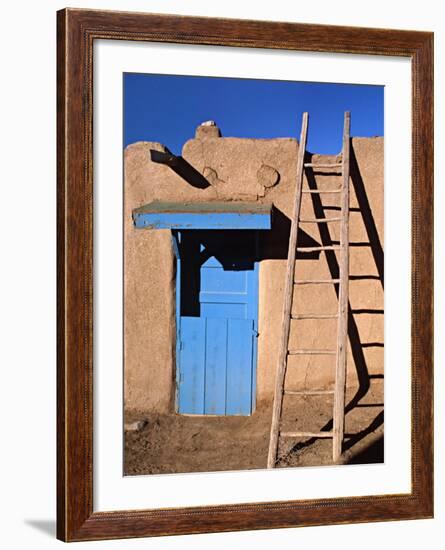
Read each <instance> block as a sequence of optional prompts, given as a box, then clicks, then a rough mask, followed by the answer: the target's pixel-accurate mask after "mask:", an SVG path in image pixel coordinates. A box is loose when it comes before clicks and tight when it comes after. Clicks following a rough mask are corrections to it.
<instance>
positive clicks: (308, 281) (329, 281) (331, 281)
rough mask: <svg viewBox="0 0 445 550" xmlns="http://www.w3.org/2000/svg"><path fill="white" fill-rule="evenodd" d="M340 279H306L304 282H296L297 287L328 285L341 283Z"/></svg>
mask: <svg viewBox="0 0 445 550" xmlns="http://www.w3.org/2000/svg"><path fill="white" fill-rule="evenodd" d="M339 282H340V279H306V280H303V281H294V284H295V285H327V284H335V283H339Z"/></svg>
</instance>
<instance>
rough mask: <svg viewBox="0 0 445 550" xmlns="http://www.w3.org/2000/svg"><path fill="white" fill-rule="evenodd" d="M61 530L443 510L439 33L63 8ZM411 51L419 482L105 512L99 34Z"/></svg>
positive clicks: (199, 526) (201, 528)
mask: <svg viewBox="0 0 445 550" xmlns="http://www.w3.org/2000/svg"><path fill="white" fill-rule="evenodd" d="M57 30H58V39H57V40H58V43H57V46H58V53H57V70H58V77H57V82H58V94H57V110H58V123H57V134H58V137H57V143H58V160H57V163H58V164H57V172H58V222H57V224H58V225H57V233H58V244H57V252H58V380H57V389H58V407H57V412H58V420H57V433H58V442H57V449H58V468H57V472H58V473H57V487H58V489H57V536H58V538H59V539H61V540H64V541H75V540H77V541H79V540H96V539H111V538H129V537H143V536H157V535H175V534H187V533H205V532H216V531H236V530H251V529H271V528H280V527H293V526H307V525H322V524H339V523H353V522H371V521H386V520H402V519H415V518H430V517H432V515H433V421H432V404H433V365H432V362H433V315H432V310H433V305H432V304H433V282H432V277H433V248H432V246H433V34H432V33H428V32H414V31H402V30H386V29H365V28H352V27H339V26H337V27H334V26H323V25H312V24H310V25H307V24H295V23H278V22H260V21H248V20H229V19H211V18H201V17H181V16H169V15H155V14H142V13H123V12H106V11H90V10H77V9H65V10H62V11H60V12H58V17H57ZM98 39H103V40H127V41H155V42H166V43H168V42H170V43H180V44H205V45H220V46H238V47H246V48H274V49H283V50H298V51H310V52H339V53H347V54H373V55H383V56H402V57H407V58H409V59H410V60H411V65H412V249H411V254H412V256H411V261H412V287H411V288H412V305H411V307H412V327H411V328H412V340H411V357H412V426H411V433H412V436H411V441H412V461H411V463H412V469H411V480H412V490H411V492H410V493H407V494H394V495H374V496H365V497H345V498H326V499H316V500H295V501H284V502H263V503H258V504H236V505H217V506H202V507H187V508H169V509H156V510H134V511H131V510H122V511H117V512H93V467H92V464H93V368H94V365H93V336H92V335H93V227H92V220H93V164H92V120H93V97H92V79H93V62H94V59H93V43H94V41H95V40H98Z"/></svg>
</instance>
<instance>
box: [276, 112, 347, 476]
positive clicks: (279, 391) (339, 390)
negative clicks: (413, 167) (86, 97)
mask: <svg viewBox="0 0 445 550" xmlns="http://www.w3.org/2000/svg"><path fill="white" fill-rule="evenodd" d="M307 130H308V113H304V114H303V121H302V126H301V136H300V143H299V149H298V157H297V181H296V187H295V201H294V208H293V216H292V220H291V230H290V236H289V251H288V257H287V268H286V281H285V288H284V304H283V317H282V327H281V340H280V349H279V360H278V367H277V373H276V382H275V394H274V402H273V411H272V424H271V431H270V441H269V454H268V458H267V467H268V468H274V467H275V465H276V462H277V455H278V443H279V439H280V438H286V437H290V438H320V437H322V438H326V437H327V438H332V439H333V446H332V450H333V453H332V454H333V460H334V462H338V460H339V458H340V457H341V454H342V446H343V437H344V423H345V410H344V409H345V387H346V345H347V336H348V284H349V148H350V113H349V112H345V115H344V128H343V148H342V155H341V163H335V164H334V163H331V164H311V163H305V162H304V160H305V153H306V141H307ZM324 168H329V169H331V171H337V172H339V173H340V172H341V176H342V184H341V187H340V188H338V189H328V190H324V189H323V190H322V189H303V175H304V171H305V170H306V169H310V170H317V169H324ZM305 193H340V194H341V215H340V217H339V218H318V219H317V218H314V219H310V220H302V219H300V210H301V200H302V195H303V194H305ZM303 221H304V222H313V223H317V224H319V223H331V222H333V223H336V222H339V223H340V224H341V226H340V245H339V246H318V247H311V248H307V247H304V248H300V247H298V246H297V242H298V230H299V224H300V222H303ZM327 250H338V251H339V253H340V259H339V279H312V280H304V281H298V280H296V279H295V260H296V254H297V251H307V252H315V251H321V252H324V251H327ZM298 284H338V285H339V294H338V296H339V297H338V310H337V312H336V313H335V314H333V313H327V314H323V315H321V314H313V315H296V314H294V313H293V312H292V303H293V295H294V285H298ZM331 318H337V346H336V349H335V350H327V349H323V350H320V349H318V350H316V349H312V350H311V349H295V350H291V349H289V335H290V325H291V321H292V320H294V319H331ZM290 355H333V356H336V368H335V384H334V390H332V391H330V390H306V391H291V390H286V389H285V381H286V371H287V366H288V357H289V356H290ZM318 394H320V395H326V394H332V395H333V398H334V402H333V430H332V431H321V432H304V431H298V432H297V431H295V432H284V431H281V426H282V409H283V397H284V395H290V396H292V397H297V398H298V396H305V395H318Z"/></svg>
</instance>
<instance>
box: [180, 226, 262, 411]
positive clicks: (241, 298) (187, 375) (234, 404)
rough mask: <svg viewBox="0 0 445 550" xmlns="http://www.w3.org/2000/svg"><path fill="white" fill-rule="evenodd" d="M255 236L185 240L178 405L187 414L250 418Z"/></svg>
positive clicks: (200, 234) (194, 235)
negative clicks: (244, 416) (247, 416)
mask: <svg viewBox="0 0 445 550" xmlns="http://www.w3.org/2000/svg"><path fill="white" fill-rule="evenodd" d="M256 235H257V233H256V232H255V231H246V230H242V231H237V230H229V231H199V230H196V231H182V232H181V233H180V234H179V235H178V240H179V244H178V252H179V260H178V273H177V325H178V326H177V329H178V330H177V342H178V345H177V363H178V364H177V378H178V379H177V390H178V391H177V405H178V412H179V413H183V414H213V415H249V414H251V412H252V410H253V406H254V394H255V379H256V343H257V338H256V337H257V322H258V264H257V262H256V253H255V251H256Z"/></svg>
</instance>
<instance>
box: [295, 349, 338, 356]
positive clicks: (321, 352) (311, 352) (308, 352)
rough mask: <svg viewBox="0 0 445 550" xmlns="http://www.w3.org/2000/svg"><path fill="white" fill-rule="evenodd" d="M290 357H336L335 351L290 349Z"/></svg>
mask: <svg viewBox="0 0 445 550" xmlns="http://www.w3.org/2000/svg"><path fill="white" fill-rule="evenodd" d="M288 354H289V355H336V354H337V352H336V350H335V349H290V350H289V351H288Z"/></svg>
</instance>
